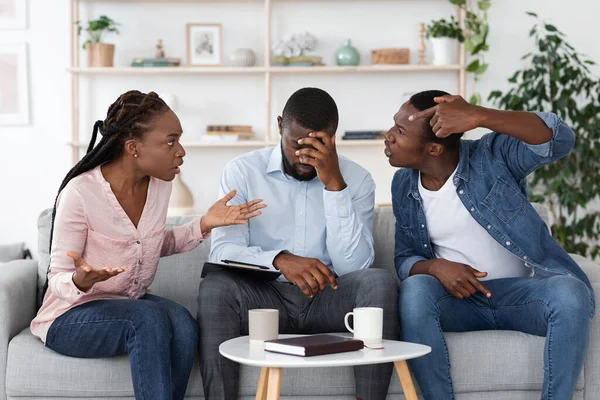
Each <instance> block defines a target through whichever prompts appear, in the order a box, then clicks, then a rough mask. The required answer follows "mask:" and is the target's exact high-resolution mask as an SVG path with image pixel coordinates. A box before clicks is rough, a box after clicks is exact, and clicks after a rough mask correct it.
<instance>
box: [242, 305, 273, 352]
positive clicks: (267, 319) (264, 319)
mask: <svg viewBox="0 0 600 400" xmlns="http://www.w3.org/2000/svg"><path fill="white" fill-rule="evenodd" d="M248 332H249V335H250V343H253V344H260V343H263V342H264V341H265V340H276V339H277V338H278V336H279V310H274V309H268V308H261V309H255V310H248Z"/></svg>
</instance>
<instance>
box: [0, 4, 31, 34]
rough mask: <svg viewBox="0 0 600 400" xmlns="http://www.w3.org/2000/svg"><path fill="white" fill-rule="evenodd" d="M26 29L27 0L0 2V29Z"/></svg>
mask: <svg viewBox="0 0 600 400" xmlns="http://www.w3.org/2000/svg"><path fill="white" fill-rule="evenodd" d="M26 28H27V0H0V29H26Z"/></svg>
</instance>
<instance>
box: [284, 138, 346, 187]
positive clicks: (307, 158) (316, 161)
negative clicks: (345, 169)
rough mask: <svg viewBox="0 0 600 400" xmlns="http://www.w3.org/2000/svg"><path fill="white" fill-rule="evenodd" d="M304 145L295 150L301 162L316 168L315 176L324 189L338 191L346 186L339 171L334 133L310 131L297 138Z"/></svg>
mask: <svg viewBox="0 0 600 400" xmlns="http://www.w3.org/2000/svg"><path fill="white" fill-rule="evenodd" d="M298 144H300V145H303V146H307V145H308V146H310V147H305V148H302V149H300V150H298V151H297V152H296V155H297V156H299V157H300V162H301V163H302V164H307V165H312V166H313V167H315V169H316V170H317V176H318V177H319V179H320V180H321V182H323V184H324V185H325V189H326V190H329V191H332V192H339V191H341V190H344V189H345V188H346V182H344V178H343V177H342V173H341V172H340V165H339V162H338V156H337V151H336V148H335V135H334V136H329V134H328V133H327V132H311V133H310V134H309V137H307V138H303V139H300V140H298Z"/></svg>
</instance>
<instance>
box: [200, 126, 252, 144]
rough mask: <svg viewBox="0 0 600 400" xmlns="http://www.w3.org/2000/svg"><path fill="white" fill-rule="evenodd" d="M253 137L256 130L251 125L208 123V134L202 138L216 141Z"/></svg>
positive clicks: (235, 140) (234, 140)
mask: <svg viewBox="0 0 600 400" xmlns="http://www.w3.org/2000/svg"><path fill="white" fill-rule="evenodd" d="M253 137H254V131H253V130H252V126H250V125H207V126H206V135H204V136H203V137H202V139H203V140H206V141H215V142H217V141H223V142H237V141H238V140H249V139H252V138H253Z"/></svg>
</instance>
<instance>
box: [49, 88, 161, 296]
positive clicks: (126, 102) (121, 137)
mask: <svg viewBox="0 0 600 400" xmlns="http://www.w3.org/2000/svg"><path fill="white" fill-rule="evenodd" d="M167 110H168V106H167V104H166V103H165V102H164V101H163V100H162V99H161V98H160V97H158V95H157V94H156V93H154V92H150V93H148V94H145V93H142V92H140V91H137V90H131V91H129V92H126V93H123V94H122V95H120V96H119V98H118V99H117V100H116V101H115V102H114V103H113V104H111V105H110V107H109V108H108V111H107V113H106V119H105V120H104V121H96V123H95V124H94V130H93V132H92V137H91V139H90V144H89V145H88V148H87V151H86V154H85V156H83V158H82V159H81V160H79V162H78V163H77V164H75V166H74V167H73V168H71V170H70V171H69V172H68V173H67V175H66V176H65V178H64V179H63V181H62V183H61V184H60V188H59V189H58V194H57V195H56V199H55V200H54V208H53V209H52V225H51V228H50V243H49V245H48V247H49V249H48V252H49V253H50V254H51V253H52V239H53V236H54V220H55V218H56V204H57V202H58V198H59V196H60V193H61V192H62V190H63V189H64V188H65V186H67V184H68V183H69V182H70V181H71V179H73V178H75V177H76V176H78V175H81V174H83V173H84V172H87V171H89V170H91V169H94V168H96V167H97V166H98V165H102V164H104V163H106V162H108V161H113V160H115V159H117V158H118V157H120V156H121V155H122V153H123V150H124V144H125V142H126V141H127V140H130V139H133V138H140V137H141V136H142V134H143V133H144V132H146V131H147V130H148V129H149V128H150V127H151V123H152V119H153V118H154V117H155V116H156V115H158V114H160V113H162V112H165V111H167ZM98 131H99V132H100V134H101V135H102V139H100V141H99V142H98V144H97V145H96V138H97V136H98ZM49 272H50V264H48V270H47V271H46V283H45V284H44V289H43V291H42V295H41V298H40V302H41V301H43V298H44V296H45V294H46V291H47V290H48V273H49ZM40 305H41V304H40Z"/></svg>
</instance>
